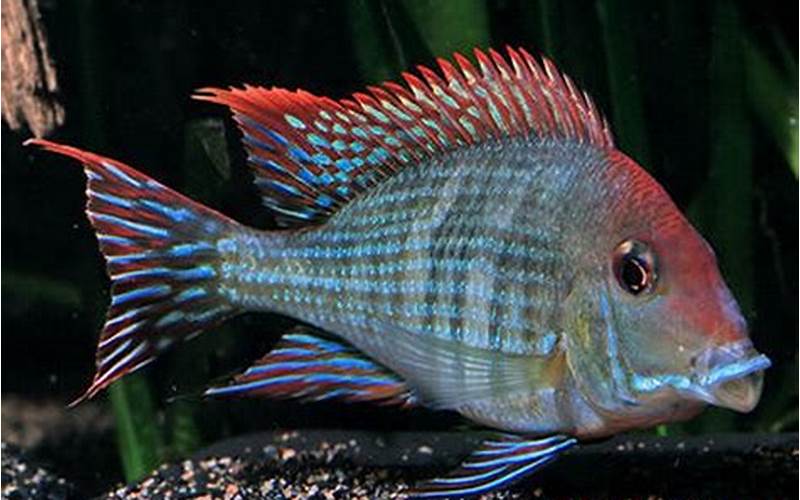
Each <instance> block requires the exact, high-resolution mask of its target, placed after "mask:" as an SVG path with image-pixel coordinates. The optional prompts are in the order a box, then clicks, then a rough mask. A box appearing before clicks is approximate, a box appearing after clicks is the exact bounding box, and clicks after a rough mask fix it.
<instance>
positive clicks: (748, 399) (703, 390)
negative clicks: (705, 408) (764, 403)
mask: <svg viewBox="0 0 800 500" xmlns="http://www.w3.org/2000/svg"><path fill="white" fill-rule="evenodd" d="M692 364H693V366H694V368H695V370H696V372H695V384H693V386H694V387H693V388H692V389H693V391H692V392H693V393H694V394H695V395H696V396H698V397H699V398H700V399H701V400H703V401H705V402H707V403H710V404H713V405H715V406H720V407H723V408H730V409H732V410H736V411H738V412H742V413H747V412H749V411H751V410H752V409H753V408H755V406H756V404H758V400H759V399H760V398H761V389H762V386H763V379H764V373H763V372H764V370H766V369H767V368H769V367H770V365H771V364H772V363H771V362H770V360H769V358H768V357H766V356H765V355H763V354H761V353H759V352H758V351H756V350H755V348H753V345H752V343H751V342H750V341H749V340H741V341H736V342H729V343H727V344H724V345H721V346H712V347H709V348H707V349H705V350H703V351H702V352H701V353H700V354H698V355H697V356H696V357H695V358H694V359H693V363H692Z"/></svg>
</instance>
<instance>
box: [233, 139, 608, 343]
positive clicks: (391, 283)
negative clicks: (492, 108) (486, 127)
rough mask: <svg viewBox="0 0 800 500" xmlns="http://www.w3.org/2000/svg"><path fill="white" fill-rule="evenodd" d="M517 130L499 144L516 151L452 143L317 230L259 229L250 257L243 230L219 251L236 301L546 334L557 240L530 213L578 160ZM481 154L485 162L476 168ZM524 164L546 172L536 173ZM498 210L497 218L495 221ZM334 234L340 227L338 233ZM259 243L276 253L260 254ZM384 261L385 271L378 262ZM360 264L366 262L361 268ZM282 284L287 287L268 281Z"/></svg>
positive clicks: (557, 268) (312, 317) (435, 326)
mask: <svg viewBox="0 0 800 500" xmlns="http://www.w3.org/2000/svg"><path fill="white" fill-rule="evenodd" d="M517 142H518V144H517V145H516V146H512V148H511V149H512V150H513V148H517V150H518V152H517V153H516V154H510V153H509V148H505V149H502V150H496V149H495V148H475V150H474V152H467V153H464V152H461V153H459V155H458V157H457V160H455V162H454V161H452V160H449V161H444V162H442V163H441V164H440V165H421V166H420V167H418V169H413V168H412V169H408V170H406V171H404V172H402V173H400V174H399V175H397V176H396V177H393V178H392V179H390V180H389V181H388V182H386V183H385V184H382V185H381V186H379V187H378V188H377V189H376V190H375V191H374V192H371V193H367V194H366V195H365V196H364V197H362V198H359V199H357V200H355V201H354V202H353V203H351V204H349V205H348V206H346V207H344V208H343V209H342V211H340V212H339V213H337V214H336V215H335V216H334V217H333V218H331V219H330V220H329V222H328V223H327V224H326V225H325V226H323V227H322V228H320V229H319V230H317V231H314V232H305V233H300V234H299V235H297V236H296V237H292V236H288V237H286V238H284V239H283V240H282V241H281V243H280V244H276V243H275V242H274V241H272V240H271V239H270V238H266V241H265V242H263V241H262V242H261V243H260V244H258V245H257V246H256V247H255V248H259V251H256V252H254V253H255V254H258V255H257V257H253V256H252V253H248V252H250V251H252V249H253V248H254V245H253V242H251V241H248V242H247V243H242V244H240V245H239V248H238V249H237V250H235V251H233V252H231V256H232V258H233V259H238V261H236V264H235V265H236V270H235V271H233V272H231V275H232V276H233V277H234V279H235V280H237V284H236V285H232V286H230V288H235V289H237V290H238V293H239V294H241V295H244V296H246V297H247V298H246V299H244V300H243V303H242V305H244V306H246V307H248V308H252V307H256V308H258V309H260V310H265V311H279V312H283V313H285V314H289V315H292V316H295V317H300V318H304V319H305V320H306V321H310V322H311V323H313V324H318V325H319V326H324V325H327V324H331V323H336V324H341V325H344V326H349V327H353V326H355V325H351V324H350V323H349V320H348V317H347V314H348V313H359V314H363V315H366V316H368V317H370V318H371V319H373V320H375V321H379V322H385V323H389V324H398V325H399V326H401V327H403V328H404V329H406V330H409V331H413V332H416V333H418V334H420V335H435V336H438V337H442V338H447V339H451V340H456V341H463V342H465V343H466V344H468V345H471V346H475V347H482V348H491V349H496V350H500V351H508V352H515V353H523V352H536V351H537V350H538V348H536V347H532V346H536V345H537V343H538V337H539V336H540V335H557V329H556V328H555V326H554V323H555V320H556V319H557V318H554V317H553V316H554V315H553V314H552V311H550V310H549V309H550V308H549V307H547V306H546V304H557V303H558V300H556V299H557V297H558V295H559V294H560V293H562V290H561V289H560V287H559V286H558V285H559V282H560V275H561V274H563V273H564V271H563V269H562V268H563V262H561V261H560V260H559V257H560V255H561V254H560V253H558V252H555V251H553V249H554V248H557V247H558V246H559V245H560V242H558V241H557V239H556V235H557V234H558V233H559V229H558V228H557V227H556V226H555V225H549V226H548V227H546V228H543V227H542V225H541V224H539V222H538V221H539V220H541V219H542V218H548V220H553V221H555V220H556V219H555V218H553V217H552V215H551V213H553V212H555V211H556V210H557V209H556V208H555V207H554V206H553V207H551V206H547V205H546V203H547V202H549V203H551V204H555V203H557V202H559V200H560V199H561V197H563V196H568V194H569V190H570V184H569V183H568V182H563V181H561V182H552V180H551V179H552V178H558V179H570V178H571V177H574V176H571V175H569V170H570V169H571V170H575V171H577V172H583V171H585V169H583V168H582V165H581V163H582V162H574V161H571V160H572V158H571V157H566V158H565V157H564V154H563V151H565V149H564V148H563V147H562V146H561V145H559V144H551V143H549V142H548V143H538V142H536V141H517ZM569 151H570V155H571V156H574V155H575V154H576V153H575V151H573V150H569ZM537 156H542V157H546V158H550V159H551V160H552V162H551V163H552V164H547V163H542V162H541V161H539V160H538V157H537ZM589 156H590V157H591V156H592V155H591V154H589ZM498 157H499V158H498ZM513 157H516V159H514V158H513ZM585 161H588V160H585ZM485 164H491V165H496V166H495V167H493V168H492V169H486V168H484V167H483V165H485ZM532 165H540V166H539V167H538V168H541V169H543V170H544V169H549V170H552V172H550V175H547V176H545V175H541V174H540V173H539V171H538V170H537V169H536V168H532ZM454 179H456V180H455V181H454ZM448 183H449V187H448ZM421 186H428V187H431V186H432V188H431V190H429V191H426V190H422V189H420V188H421ZM476 186H480V187H481V189H475V187H476ZM397 193H412V194H410V195H407V196H398V195H397ZM413 193H418V194H417V195H414V194H413ZM433 193H438V195H437V196H433ZM500 193H504V195H500ZM498 213H501V214H505V215H503V216H502V217H500V220H503V219H506V221H505V223H504V224H501V225H500V226H499V227H498V224H497V223H498V217H497V214H498ZM391 214H402V215H398V217H396V218H394V219H399V221H398V222H385V221H387V220H392V218H390V217H388V216H389V215H391ZM365 220H368V221H369V222H367V223H365V222H364V221H365ZM381 221H384V222H383V224H381V223H380V222H381ZM532 224H535V225H532ZM517 228H519V230H518V229H517ZM342 234H349V235H352V238H345V239H344V241H342V238H340V237H339V236H340V235H342ZM531 234H536V235H537V236H539V239H538V241H537V242H538V243H541V244H544V245H547V247H546V248H545V249H543V251H541V252H539V251H538V247H532V245H531V239H530V238H529V235H531ZM477 235H480V237H477ZM481 241H484V243H483V244H481V245H476V244H475V242H481ZM248 248H249V249H250V250H248ZM515 248H519V249H524V250H523V251H515ZM271 254H273V255H278V254H279V255H280V256H281V258H280V259H270V255H271ZM337 256H338V257H337ZM247 262H252V263H253V266H252V269H248V268H247V265H246V263H247ZM264 262H267V263H272V265H267V266H265V265H264V264H263V263H264ZM421 262H424V263H425V264H426V265H425V266H419V265H418V264H419V263H421ZM387 267H391V268H392V269H393V272H392V273H391V274H386V273H383V274H380V270H381V269H386V268H387ZM367 270H371V271H373V273H371V275H367V276H365V274H366V272H367ZM375 270H378V273H379V274H378V275H376V274H375ZM286 288H289V289H291V290H292V293H291V294H282V293H280V291H281V290H284V289H286ZM266 298H270V299H269V300H266ZM256 302H258V303H256ZM234 303H235V299H234ZM360 319H361V318H360V317H359V320H360ZM344 335H345V336H347V333H345V334H344Z"/></svg>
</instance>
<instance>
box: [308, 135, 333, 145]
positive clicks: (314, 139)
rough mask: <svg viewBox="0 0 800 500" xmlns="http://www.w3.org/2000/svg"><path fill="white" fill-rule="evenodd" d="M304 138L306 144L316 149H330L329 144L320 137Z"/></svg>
mask: <svg viewBox="0 0 800 500" xmlns="http://www.w3.org/2000/svg"><path fill="white" fill-rule="evenodd" d="M306 137H307V138H308V142H310V143H311V144H313V145H314V146H316V147H318V148H325V149H330V147H331V144H330V143H329V142H328V141H327V140H326V139H325V138H324V137H322V136H321V135H317V134H308V135H307V136H306Z"/></svg>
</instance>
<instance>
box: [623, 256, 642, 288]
mask: <svg viewBox="0 0 800 500" xmlns="http://www.w3.org/2000/svg"><path fill="white" fill-rule="evenodd" d="M647 275H648V272H647V263H646V262H644V261H643V260H641V259H639V258H638V257H636V256H634V255H626V256H624V257H623V261H622V269H621V273H620V278H621V281H622V283H623V284H624V285H625V287H626V288H627V289H628V291H629V292H630V293H632V294H634V295H638V294H639V293H641V292H642V291H643V290H644V289H645V288H647V280H648V276H647Z"/></svg>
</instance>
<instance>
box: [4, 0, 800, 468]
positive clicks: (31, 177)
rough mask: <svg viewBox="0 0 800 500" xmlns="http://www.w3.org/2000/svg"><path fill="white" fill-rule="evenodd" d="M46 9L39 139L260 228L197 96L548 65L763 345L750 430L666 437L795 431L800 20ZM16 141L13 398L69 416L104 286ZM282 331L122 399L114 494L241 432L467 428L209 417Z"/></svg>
mask: <svg viewBox="0 0 800 500" xmlns="http://www.w3.org/2000/svg"><path fill="white" fill-rule="evenodd" d="M40 8H41V10H42V15H43V20H44V23H45V26H46V29H47V34H48V37H49V42H50V49H51V51H52V56H53V59H54V61H55V63H56V66H57V71H58V77H59V82H60V94H59V99H60V100H61V101H62V102H63V104H64V106H65V108H66V123H65V125H64V126H63V127H61V128H60V129H58V130H57V131H55V132H54V133H53V134H52V138H54V139H57V140H59V141H63V142H67V143H70V144H73V145H76V146H78V147H81V148H85V149H89V150H94V151H97V152H99V153H101V154H105V155H107V156H110V157H112V158H116V159H119V160H121V161H123V162H125V163H128V164H130V165H132V166H134V167H136V168H140V169H141V170H142V171H144V172H146V173H148V174H149V175H152V176H153V177H155V178H156V179H158V180H160V181H162V182H164V183H165V184H167V185H169V186H171V187H174V188H176V189H177V190H179V191H181V192H183V193H186V194H188V195H189V196H191V197H193V198H195V199H198V200H200V201H202V202H204V203H206V204H209V205H211V206H212V207H214V208H217V209H219V210H221V211H223V212H224V213H226V214H228V215H230V216H232V217H234V218H235V219H237V220H239V221H241V222H243V223H246V224H249V225H253V226H256V227H262V228H269V227H272V221H271V219H270V216H269V214H268V213H266V212H265V210H264V209H262V208H261V207H260V204H259V200H258V197H257V193H256V191H255V188H253V187H252V186H251V184H250V177H249V173H248V172H247V168H246V166H245V163H244V157H243V153H242V151H241V150H240V147H239V144H238V133H237V132H236V131H235V129H234V128H233V126H232V123H231V122H230V120H229V119H228V117H227V116H226V114H225V112H224V110H223V109H220V108H219V107H215V106H212V105H209V104H206V103H201V102H197V101H192V100H190V98H189V96H190V95H191V94H192V93H193V91H194V90H195V89H197V88H200V87H203V86H210V85H213V86H226V85H238V84H242V83H251V84H262V85H268V86H271V85H276V86H282V87H287V88H292V89H293V88H296V87H302V88H305V89H307V90H309V91H311V92H314V93H318V94H324V95H330V96H332V97H342V96H345V95H347V94H348V93H351V92H353V91H356V90H358V89H360V88H361V87H362V86H363V85H364V84H366V83H372V82H376V81H380V80H382V79H386V78H394V77H396V76H397V75H398V73H399V71H401V70H402V69H404V68H407V67H408V68H410V67H412V65H414V64H417V63H422V64H426V65H430V64H431V63H432V62H433V56H434V55H442V56H447V55H449V54H450V53H452V52H453V51H454V50H460V51H463V52H465V53H467V52H468V51H469V49H470V48H471V47H473V46H476V45H477V46H483V47H486V46H489V45H491V46H495V47H498V48H500V47H502V46H504V45H506V44H509V45H513V46H523V47H525V48H527V49H529V50H530V51H532V52H534V53H536V52H542V53H545V54H548V55H549V56H551V57H552V58H553V59H554V60H555V62H556V63H557V64H558V66H559V67H560V68H561V69H562V70H563V71H565V72H566V73H567V74H569V75H571V76H572V77H574V79H575V80H576V81H577V82H578V83H579V85H580V86H581V87H583V88H584V89H586V90H587V91H588V92H589V93H590V94H591V95H592V96H593V97H594V98H595V99H596V101H597V102H598V105H599V107H600V108H601V109H602V110H605V111H606V113H607V115H608V117H609V119H610V121H611V123H612V125H613V129H614V130H615V132H616V134H617V137H618V142H619V144H620V145H621V148H622V149H623V150H625V151H626V152H628V153H629V154H631V156H633V157H634V158H636V159H637V160H639V161H640V163H642V164H644V165H646V166H647V167H648V169H649V170H650V171H651V172H652V173H653V175H655V177H656V178H657V179H658V180H659V181H660V182H661V183H662V184H663V185H664V186H665V188H666V189H667V191H668V192H669V193H670V194H671V195H672V196H673V198H674V199H675V201H676V202H677V204H678V205H679V206H680V207H681V208H682V209H685V210H686V211H687V213H688V214H689V217H690V218H691V219H692V221H693V222H694V223H695V224H697V225H698V227H699V228H700V229H701V232H703V234H704V235H706V237H707V238H708V239H709V240H710V242H711V244H712V245H713V246H714V247H715V249H716V250H717V253H718V255H719V257H720V262H721V266H722V268H723V273H724V274H725V276H726V277H727V279H728V281H729V283H730V284H731V286H732V288H733V290H734V293H735V294H736V296H737V298H738V299H739V301H740V303H741V305H742V307H743V310H744V312H745V315H746V317H747V318H748V320H749V322H750V325H751V330H752V337H753V339H754V342H755V344H756V346H757V347H758V348H759V349H760V350H762V351H763V352H764V353H766V354H767V355H768V356H769V357H770V358H771V359H772V360H773V363H774V366H773V368H771V369H770V370H769V371H768V373H767V377H766V384H765V390H764V398H763V400H762V403H761V405H759V407H758V408H757V409H756V410H755V411H754V412H753V413H752V414H749V415H734V414H733V413H731V412H725V411H718V410H712V411H710V412H707V413H706V415H705V416H703V417H701V418H700V419H697V420H695V421H693V422H691V423H689V424H685V425H680V426H677V425H676V426H670V427H668V428H665V429H661V430H660V432H662V433H663V432H667V433H683V432H691V433H700V432H719V431H732V430H734V431H747V432H753V431H770V432H777V431H785V430H792V429H796V427H797V405H798V402H797V393H798V390H797V378H798V374H797V367H798V330H797V325H798V317H797V312H798V294H797V276H798V269H797V262H798V254H797V247H798V246H797V236H798V232H797V230H798V219H797V213H798V212H797V207H798V184H797V151H796V148H797V142H796V141H797V128H796V123H797V121H796V120H797V43H796V40H797V39H798V35H797V24H796V19H797V5H796V3H795V2H777V1H776V2H757V3H754V2H735V1H716V2H674V3H673V2H635V1H621V0H620V1H596V2H569V3H566V2H565V3H563V4H562V3H561V2H550V1H545V0H542V1H535V2H524V1H522V0H506V1H496V2H487V3H484V2H480V1H473V0H452V1H449V2H443V3H441V4H439V5H438V6H437V5H436V4H435V3H433V2H426V1H389V0H384V1H374V2H363V1H357V0H352V1H322V0H320V1H302V2H262V1H258V2H256V1H252V2H191V1H185V2H184V1H180V2H178V1H176V2H163V3H162V2H134V1H115V2H102V1H88V0H82V1H78V0H73V1H69V0H64V1H56V0H43V1H41V2H40ZM765 68H766V70H765ZM767 70H769V71H767ZM775 103H777V105H776V104H775ZM792 117H794V128H793V129H792V128H791V126H790V125H788V124H790V120H791V118H792ZM223 125H224V128H223ZM787 129H788V130H789V132H790V134H792V133H793V134H794V141H795V142H794V146H793V148H794V157H793V158H792V155H791V154H787V151H791V150H792V146H791V144H790V142H791V141H790V140H787V137H789V138H791V135H788V136H787V135H786V134H785V133H784V134H783V135H781V132H782V131H783V132H785V131H786V130H787ZM792 130H793V132H792ZM28 137H29V133H27V132H11V131H9V130H8V128H7V127H6V125H5V124H4V125H3V132H2V160H3V170H2V181H3V182H2V214H3V215H2V236H3V246H2V306H3V315H2V326H3V335H2V347H3V349H2V375H3V386H2V395H3V397H4V398H6V397H8V396H14V397H18V398H24V399H30V400H37V401H38V400H56V401H58V402H63V403H66V402H68V401H69V400H71V399H72V398H73V397H75V396H77V395H78V394H79V393H80V392H81V391H82V389H83V388H84V387H85V386H86V384H87V383H88V381H89V380H90V378H91V375H92V372H93V359H94V358H93V357H94V346H95V341H96V337H97V334H98V332H99V330H100V327H101V324H102V316H103V312H104V310H105V306H106V304H107V302H108V292H107V285H108V282H107V279H106V278H105V275H104V270H103V266H102V259H101V256H100V254H99V252H98V250H97V248H96V242H95V239H94V236H93V234H92V231H91V229H90V227H89V224H88V222H87V221H86V219H85V217H84V215H83V205H84V195H83V191H84V177H83V175H81V173H80V171H79V168H78V166H77V165H75V164H72V163H69V162H67V161H64V160H62V159H60V158H55V157H51V156H47V155H44V154H38V153H35V152H34V151H31V150H29V149H25V148H23V147H22V146H21V143H22V141H23V140H25V139H26V138H28ZM787 141H788V143H789V145H788V146H787ZM290 326H291V322H290V321H288V320H285V319H282V318H278V317H272V316H269V315H248V316H244V317H241V318H237V319H235V320H234V321H231V322H230V323H228V324H226V325H225V326H223V327H221V328H218V329H216V330H215V331H212V332H209V333H207V334H206V335H203V336H202V337H201V338H200V339H198V340H197V341H195V342H193V343H191V344H187V345H182V346H181V348H180V349H177V350H176V352H171V353H169V354H167V355H165V356H164V357H162V358H161V359H159V361H158V362H156V363H154V364H153V365H151V367H149V368H147V369H146V370H144V375H139V376H135V377H132V378H133V381H132V382H130V383H129V384H127V387H125V386H124V384H123V385H121V386H120V387H118V388H116V389H114V391H116V392H115V393H114V395H113V397H112V399H113V406H114V413H115V415H116V416H117V418H118V419H120V420H118V422H122V423H120V424H119V427H118V431H119V432H120V439H121V443H122V444H121V448H120V449H121V452H122V454H123V457H127V458H124V461H123V462H122V463H124V464H125V468H126V472H127V476H128V477H129V478H132V477H135V476H136V475H139V474H141V472H142V471H143V470H145V468H146V467H147V466H149V465H152V463H154V462H155V461H159V460H163V459H165V458H171V457H179V456H183V455H185V454H186V453H189V452H191V451H192V450H195V449H197V448H198V447H201V446H202V445H204V444H206V443H209V442H211V441H214V440H216V439H219V438H220V437H222V436H226V435H233V434H237V433H242V432H245V431H247V430H254V429H273V428H277V427H355V428H378V429H387V430H390V429H398V428H407V429H409V428H410V429H431V428H439V429H442V428H452V427H454V426H461V425H464V423H463V422H462V421H461V420H459V419H457V418H456V417H454V416H452V415H447V416H444V417H443V416H442V415H441V414H434V413H429V412H426V411H422V410H419V411H412V412H399V411H397V410H393V409H392V410H386V409H374V408H370V407H363V406H357V407H352V406H341V405H321V406H320V405H317V406H302V405H298V404H294V403H280V402H279V403H274V402H265V401H233V402H231V401H224V402H217V401H210V402H201V401H200V400H199V398H198V397H197V393H198V391H201V390H202V389H203V388H204V387H205V385H206V384H207V383H209V382H211V381H213V380H219V379H220V377H224V376H226V375H228V374H231V373H233V372H235V371H237V370H239V369H243V368H245V367H246V366H247V365H248V364H249V363H250V362H251V361H252V360H254V359H255V358H257V357H260V356H261V355H262V354H264V353H265V352H266V351H267V350H268V348H269V346H270V344H271V343H273V342H274V341H275V340H276V339H277V338H278V337H279V336H280V335H281V334H282V333H283V332H285V331H286V329H287V328H288V327H290ZM112 392H113V391H112ZM101 399H105V400H108V398H107V396H101ZM104 404H108V403H104ZM64 411H67V410H64ZM128 417H130V418H128ZM126 418H128V420H126ZM131 418H132V420H131ZM124 421H127V422H128V424H125V423H124ZM130 422H133V423H134V425H131V424H130ZM126 443H127V444H126ZM137 447H138V448H137ZM148 450H149V451H148ZM131 453H133V454H134V456H133V457H132V456H131ZM126 454H127V455H126ZM137 456H138V458H136V457H137ZM137 463H138V464H139V465H138V466H137ZM115 465H116V464H114V465H112V464H109V466H110V467H112V468H113V467H115ZM137 467H138V468H137ZM117 473H119V472H117Z"/></svg>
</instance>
